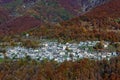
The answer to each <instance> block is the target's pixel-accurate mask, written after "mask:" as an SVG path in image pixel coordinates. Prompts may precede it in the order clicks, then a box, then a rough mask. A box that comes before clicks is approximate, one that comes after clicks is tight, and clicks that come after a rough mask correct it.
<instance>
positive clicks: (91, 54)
mask: <svg viewBox="0 0 120 80" xmlns="http://www.w3.org/2000/svg"><path fill="white" fill-rule="evenodd" d="M98 42H99V41H86V42H80V43H66V44H62V43H58V42H50V41H47V42H42V43H41V46H40V47H38V48H36V49H32V48H25V47H14V48H8V49H7V52H6V56H7V57H9V58H11V59H18V58H24V57H26V56H29V57H31V58H32V59H36V60H40V61H41V60H44V59H47V60H55V61H57V62H63V61H65V60H66V61H70V60H72V61H76V60H79V59H82V58H90V59H96V60H102V59H108V60H109V59H110V58H111V57H114V56H117V53H116V52H107V51H104V52H98V51H95V50H94V49H93V46H95V45H96V44H97V43H98ZM108 44H109V43H108V42H106V44H105V45H104V47H107V45H108ZM0 57H3V56H2V55H0Z"/></svg>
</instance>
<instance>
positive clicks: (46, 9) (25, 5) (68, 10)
mask: <svg viewBox="0 0 120 80" xmlns="http://www.w3.org/2000/svg"><path fill="white" fill-rule="evenodd" d="M106 1H108V0H93V1H91V0H87V1H84V0H74V3H73V1H72V0H65V1H63V0H1V1H0V6H1V7H2V8H3V10H2V12H1V13H0V14H2V17H3V18H4V19H3V18H1V24H0V32H1V33H3V34H9V33H15V32H14V30H16V29H17V28H18V27H19V29H20V30H18V32H23V31H25V30H27V29H28V30H29V29H31V28H33V27H37V26H40V24H39V25H38V24H36V21H37V23H38V22H39V23H46V22H47V23H56V22H62V21H64V20H69V19H71V18H74V17H75V16H78V15H80V14H81V13H84V12H86V11H88V10H89V9H91V8H93V7H96V6H98V5H100V4H103V3H105V2H106ZM71 6H72V7H71ZM4 10H5V11H4ZM3 13H5V14H4V15H3ZM25 16H29V18H32V19H31V20H29V18H28V19H27V20H28V22H29V21H31V24H34V25H31V26H28V24H27V23H28V22H27V21H25V20H24V17H25ZM6 17H7V18H6ZM8 17H9V18H10V19H8ZM21 17H22V21H23V23H20V22H19V21H21ZM19 18H20V19H19ZM25 19H26V18H25ZM16 21H17V23H18V22H19V24H16ZM34 21H35V23H34ZM21 24H22V25H21ZM26 25H27V26H26ZM35 25H37V26H35ZM3 26H4V28H3ZM14 28H15V29H14ZM18 32H17V33H18Z"/></svg>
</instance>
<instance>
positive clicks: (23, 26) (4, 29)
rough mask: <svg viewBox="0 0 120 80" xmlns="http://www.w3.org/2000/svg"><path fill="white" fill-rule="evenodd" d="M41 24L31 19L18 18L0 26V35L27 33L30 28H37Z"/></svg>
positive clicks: (25, 17) (27, 17)
mask: <svg viewBox="0 0 120 80" xmlns="http://www.w3.org/2000/svg"><path fill="white" fill-rule="evenodd" d="M40 24H41V22H40V21H39V20H36V19H35V18H33V17H29V16H22V17H18V18H15V19H12V20H9V21H6V22H5V23H3V24H1V25H0V33H3V34H14V33H20V32H24V31H27V30H29V29H31V28H34V27H38V26H39V25H40Z"/></svg>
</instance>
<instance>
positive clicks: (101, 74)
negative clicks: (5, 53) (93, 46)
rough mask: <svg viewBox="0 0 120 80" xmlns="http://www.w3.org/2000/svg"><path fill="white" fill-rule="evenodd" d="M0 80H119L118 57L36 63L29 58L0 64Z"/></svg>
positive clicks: (119, 58)
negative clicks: (98, 59) (100, 59)
mask: <svg viewBox="0 0 120 80" xmlns="http://www.w3.org/2000/svg"><path fill="white" fill-rule="evenodd" d="M0 79H1V80H120V56H118V57H116V58H112V59H111V60H109V61H107V60H102V61H95V60H89V59H81V60H78V61H76V62H72V61H69V62H68V61H65V62H63V63H57V62H54V61H47V60H43V61H41V62H37V61H35V60H31V59H30V58H29V57H26V58H25V59H20V60H18V61H7V60H5V61H4V62H2V63H0Z"/></svg>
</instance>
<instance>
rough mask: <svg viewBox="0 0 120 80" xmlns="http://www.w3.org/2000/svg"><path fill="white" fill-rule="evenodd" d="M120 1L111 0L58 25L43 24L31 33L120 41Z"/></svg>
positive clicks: (70, 38)
mask: <svg viewBox="0 0 120 80" xmlns="http://www.w3.org/2000/svg"><path fill="white" fill-rule="evenodd" d="M119 3H120V1H118V0H114V1H110V2H108V3H106V4H103V5H101V6H98V7H96V8H94V9H92V10H91V11H89V12H88V13H86V14H84V15H82V16H80V17H77V18H73V19H71V20H68V21H64V22H61V23H59V24H56V25H53V24H47V25H43V26H42V27H39V28H37V29H36V30H33V31H30V33H31V35H34V36H46V37H47V38H56V39H63V40H78V41H80V40H82V41H84V40H107V41H120V18H119V17H120V15H119V11H120V10H119V9H120V8H119V7H120V5H119ZM111 5H112V7H111ZM109 7H110V8H109ZM99 11H100V12H99ZM113 11H114V12H113ZM112 12H113V13H112ZM46 26H49V27H48V28H47V27H46ZM48 34H49V35H48Z"/></svg>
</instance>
